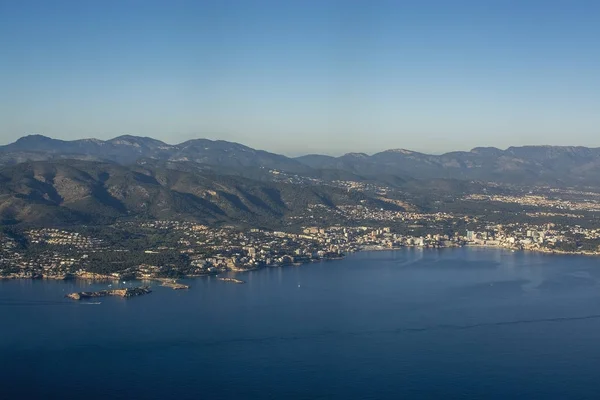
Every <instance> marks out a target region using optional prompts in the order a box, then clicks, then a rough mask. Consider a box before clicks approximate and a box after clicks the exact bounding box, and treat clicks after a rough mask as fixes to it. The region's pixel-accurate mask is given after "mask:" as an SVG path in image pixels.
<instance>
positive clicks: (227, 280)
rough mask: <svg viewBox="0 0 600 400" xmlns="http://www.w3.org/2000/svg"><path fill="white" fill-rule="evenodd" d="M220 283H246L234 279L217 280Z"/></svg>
mask: <svg viewBox="0 0 600 400" xmlns="http://www.w3.org/2000/svg"><path fill="white" fill-rule="evenodd" d="M217 279H218V280H220V281H223V282H230V283H246V282H244V281H243V280H241V279H235V278H217Z"/></svg>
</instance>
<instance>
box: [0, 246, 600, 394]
mask: <svg viewBox="0 0 600 400" xmlns="http://www.w3.org/2000/svg"><path fill="white" fill-rule="evenodd" d="M599 266H600V265H599V260H598V259H596V258H593V257H584V256H562V255H560V256H559V255H548V254H539V253H527V252H516V253H513V252H509V251H505V250H499V249H477V248H459V249H439V250H434V249H405V250H399V251H381V252H364V253H357V254H353V255H350V256H348V257H347V258H346V259H344V260H337V261H330V262H322V263H315V264H309V265H303V266H299V267H285V268H265V269H261V270H258V271H251V272H247V273H242V274H236V275H235V276H236V277H238V278H240V279H243V280H245V281H246V284H244V285H237V284H231V283H225V282H221V281H218V280H217V279H216V278H215V277H203V278H197V279H190V280H184V281H183V282H184V283H187V284H190V285H191V288H190V289H189V290H187V291H173V290H171V289H167V288H162V287H158V286H156V285H154V286H153V293H151V294H149V295H146V296H141V297H138V298H130V299H121V298H102V299H99V301H100V302H101V304H90V303H92V302H87V301H80V302H76V301H72V300H68V299H64V295H65V294H66V293H69V292H73V291H81V290H92V289H95V288H105V287H106V284H103V283H94V284H89V283H86V282H78V281H77V282H76V281H68V282H52V281H27V280H20V281H0V361H1V363H0V388H1V393H2V394H3V396H2V397H3V398H4V395H8V397H6V398H17V397H19V398H63V399H64V398H86V399H96V398H151V399H154V398H156V399H163V398H179V399H188V398H189V399H199V398H232V399H234V398H235V399H262V398H287V399H312V398H323V399H334V398H339V399H369V398H372V399H382V398H390V399H392V398H441V397H443V398H457V399H458V398H498V399H501V398H502V399H506V398H542V397H543V398H565V397H568V398H596V397H597V390H596V387H597V384H596V382H597V381H598V375H599V373H598V370H599V368H598V367H599V366H600V341H598V339H597V337H598V333H599V332H600V268H599ZM232 276H234V275H232ZM137 284H139V282H127V283H125V284H123V283H120V285H121V286H128V285H137Z"/></svg>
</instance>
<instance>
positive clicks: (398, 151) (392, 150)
mask: <svg viewBox="0 0 600 400" xmlns="http://www.w3.org/2000/svg"><path fill="white" fill-rule="evenodd" d="M385 152H386V153H400V154H416V152H414V151H412V150H406V149H389V150H386V151H385Z"/></svg>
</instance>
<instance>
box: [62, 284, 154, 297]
mask: <svg viewBox="0 0 600 400" xmlns="http://www.w3.org/2000/svg"><path fill="white" fill-rule="evenodd" d="M151 292H152V290H150V286H139V287H133V288H123V289H109V290H98V291H96V292H75V293H69V294H67V295H66V296H65V297H67V298H69V299H73V300H82V299H90V298H93V297H106V296H118V297H123V298H128V297H136V296H143V295H145V294H148V293H151Z"/></svg>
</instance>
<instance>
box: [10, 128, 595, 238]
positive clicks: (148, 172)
mask: <svg viewBox="0 0 600 400" xmlns="http://www.w3.org/2000/svg"><path fill="white" fill-rule="evenodd" d="M340 181H355V182H362V184H372V185H370V187H371V189H370V190H362V191H350V190H346V189H344V188H343V187H342V186H343V185H340V184H339V182H340ZM486 182H496V183H506V184H512V185H514V184H517V185H553V186H569V187H574V186H584V185H587V186H600V149H595V148H586V147H553V146H525V147H510V148H508V149H506V150H500V149H496V148H475V149H473V150H471V151H468V152H451V153H446V154H442V155H428V154H423V153H418V152H413V151H409V150H403V149H400V150H387V151H383V152H380V153H376V154H372V155H367V154H364V153H349V154H345V155H343V156H341V157H332V156H326V155H307V156H302V157H298V158H290V157H286V156H283V155H279V154H275V153H270V152H266V151H262V150H255V149H252V148H250V147H247V146H244V145H241V144H238V143H231V142H226V141H212V140H207V139H196V140H190V141H187V142H184V143H181V144H177V145H170V144H166V143H164V142H161V141H159V140H156V139H152V138H146V137H136V136H120V137H117V138H114V139H111V140H106V141H102V140H97V139H82V140H73V141H63V140H56V139H52V138H48V137H45V136H41V135H32V136H25V137H22V138H20V139H19V140H17V141H16V142H14V143H11V144H8V145H5V146H0V224H2V223H3V224H8V223H10V224H33V225H36V224H37V225H48V224H65V223H104V222H107V223H108V222H111V221H114V220H115V219H118V218H142V219H193V220H195V221H199V222H202V223H206V224H231V223H236V224H245V225H248V226H265V227H266V226H269V227H280V226H281V225H282V224H286V223H287V224H292V223H294V221H295V223H311V222H315V221H318V220H319V219H321V221H324V220H326V221H329V222H331V221H332V220H333V219H334V218H335V216H336V215H337V214H336V210H338V209H339V207H340V206H344V205H352V206H358V205H367V206H369V207H373V208H385V209H395V210H402V209H405V208H406V207H415V205H416V207H417V208H419V207H421V206H423V205H425V204H427V203H428V202H429V204H433V203H435V202H436V201H437V202H438V203H439V202H440V199H444V200H443V201H446V200H448V199H452V198H458V197H460V196H461V195H462V194H464V193H465V192H469V191H473V190H474V187H475V186H476V185H479V184H480V183H481V184H484V183H486ZM382 186H386V187H389V188H392V189H393V190H394V191H395V193H396V194H397V195H398V196H396V197H395V198H384V197H382V195H381V193H380V191H379V190H378V189H377V188H378V187H379V188H381V187H382ZM373 188H375V189H373ZM387 196H388V197H389V196H390V195H389V194H388V195H387ZM413 200H414V201H413ZM450 201H452V200H450ZM409 203H410V204H409ZM307 210H312V211H310V212H308V211H307ZM307 218H308V219H307ZM310 218H312V220H310Z"/></svg>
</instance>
